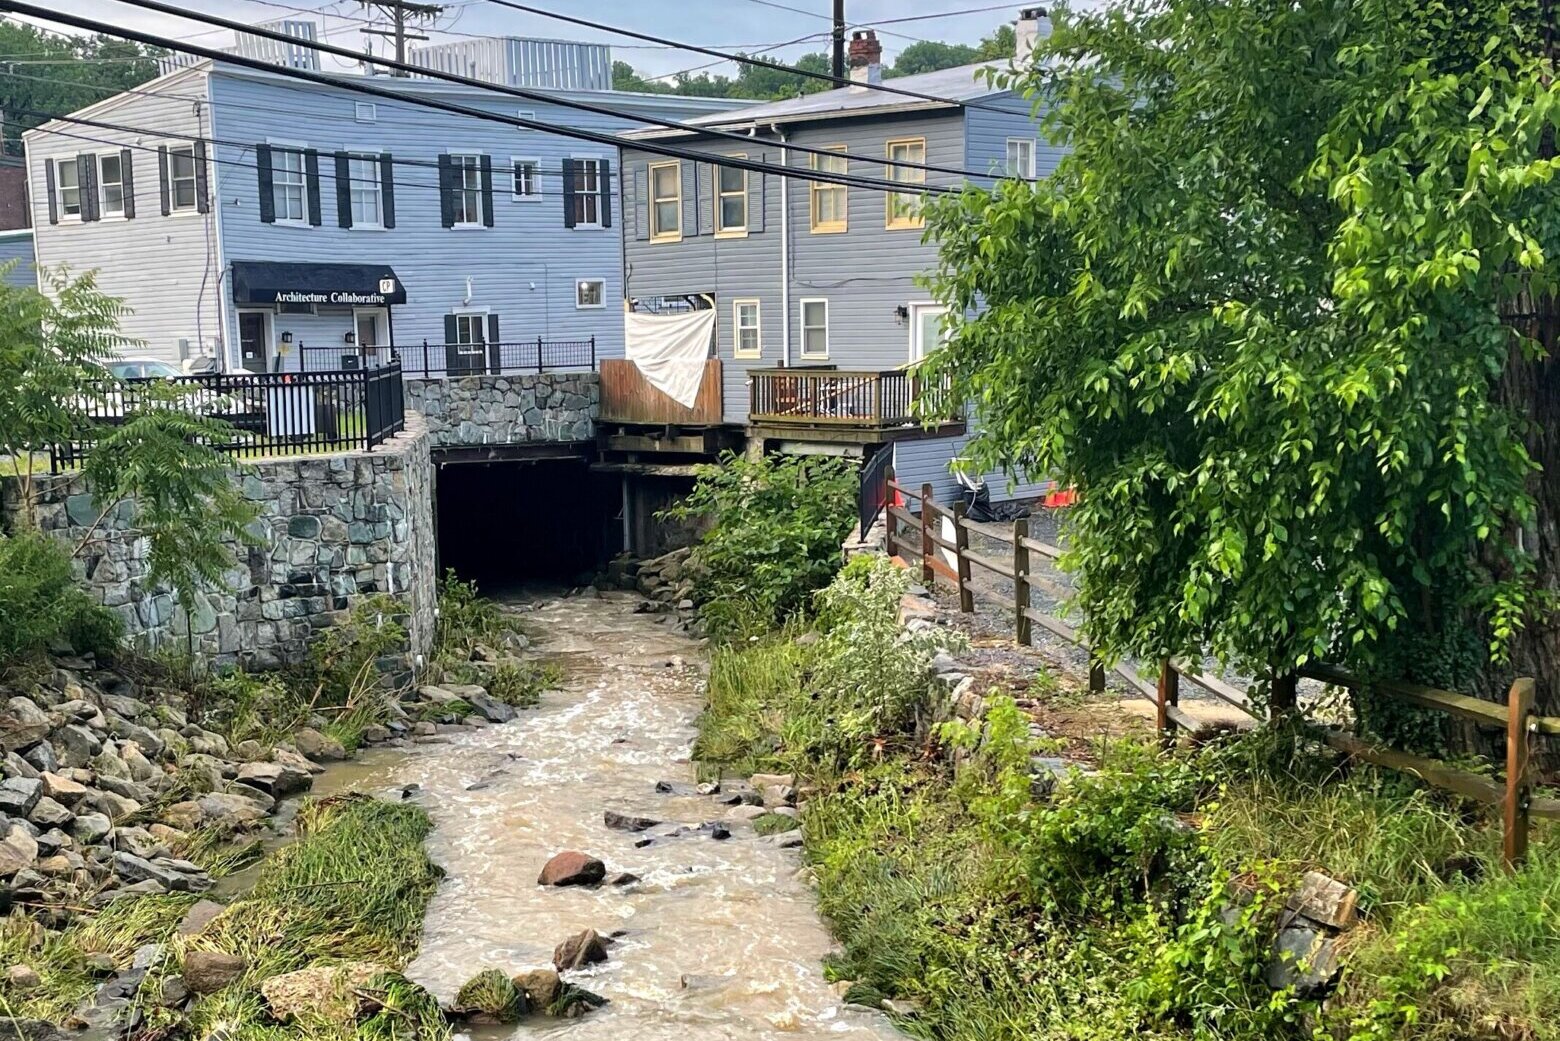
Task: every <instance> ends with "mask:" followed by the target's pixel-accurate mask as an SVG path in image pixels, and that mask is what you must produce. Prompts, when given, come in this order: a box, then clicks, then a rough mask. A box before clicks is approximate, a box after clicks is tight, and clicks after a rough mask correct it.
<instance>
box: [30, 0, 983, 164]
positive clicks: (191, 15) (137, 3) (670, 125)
mask: <svg viewBox="0 0 1560 1041" xmlns="http://www.w3.org/2000/svg"><path fill="white" fill-rule="evenodd" d="M119 2H121V3H124V4H127V5H128V6H131V7H134V8H137V9H138V10H146V11H155V12H157V13H160V14H167V15H174V16H177V17H183V18H187V19H190V20H192V21H197V22H202V23H205V24H208V25H220V26H225V27H227V28H230V29H234V30H240V29H242V30H243V31H245V32H248V33H249V34H250V35H253V36H259V37H261V38H267V39H273V40H277V41H279V42H283V43H288V44H293V45H296V46H299V47H305V48H308V49H311V50H315V51H318V52H321V53H325V54H333V55H336V56H338V57H344V58H348V59H352V60H365V59H367V58H368V56H366V55H364V54H363V53H361V52H359V51H353V50H351V49H349V48H344V47H337V46H334V45H332V44H327V43H322V42H320V41H308V40H299V39H296V38H294V37H291V36H287V35H286V34H284V33H279V32H275V31H272V30H269V29H265V28H263V27H260V26H248V27H245V26H243V25H242V23H238V22H234V21H232V20H230V19H226V18H221V17H219V16H216V15H210V14H205V13H196V12H190V11H184V10H182V9H180V8H178V7H175V6H173V5H171V4H167V3H163V2H162V0H119ZM0 10H9V11H13V12H15V13H21V14H28V15H32V16H34V17H43V18H47V19H52V20H55V21H58V22H63V23H64V24H67V25H75V26H77V27H78V28H87V29H92V30H94V31H98V32H106V33H108V34H109V35H115V36H125V37H127V38H131V39H141V38H143V37H150V38H151V39H154V40H157V41H159V44H160V45H163V46H166V45H167V44H166V42H165V41H164V40H163V38H161V37H157V36H155V35H154V34H147V33H142V32H139V31H137V30H131V29H127V28H124V27H119V26H111V25H108V24H107V23H104V22H100V21H97V20H95V19H89V18H83V17H81V16H77V15H67V14H64V13H63V12H50V11H46V10H44V9H42V8H39V7H38V6H36V5H34V4H31V3H23V2H20V0H5V2H4V3H0ZM177 49H182V50H190V51H192V52H193V53H204V54H205V56H208V57H213V58H214V59H216V60H219V61H227V62H229V63H234V64H241V65H249V66H250V67H260V68H262V69H263V71H270V72H275V73H278V74H281V75H286V76H291V77H293V78H310V77H314V76H322V75H323V74H320V73H315V72H313V71H312V70H306V69H291V68H285V67H282V66H272V65H268V64H266V63H263V62H257V61H255V60H254V59H250V58H247V57H243V56H239V55H228V54H221V55H218V54H215V53H213V52H210V51H209V50H206V49H204V48H191V47H188V46H186V47H181V48H177ZM371 60H373V61H374V64H377V65H381V66H384V67H386V68H390V69H397V70H401V71H405V72H408V73H411V74H416V75H418V76H421V77H425V78H429V79H435V80H441V81H444V82H448V83H455V84H459V85H461V86H466V87H474V88H477V89H479V90H483V91H488V92H493V93H499V94H506V95H509V96H512V97H518V98H524V99H526V100H528V101H542V102H548V103H551V104H555V105H558V106H560V107H563V108H571V109H575V110H577V111H581V112H590V113H592V114H595V115H604V116H609V117H612V118H617V119H628V120H630V121H633V122H639V123H650V124H654V125H657V126H660V127H664V128H666V129H668V130H680V131H684V132H687V133H693V134H697V135H703V136H706V137H715V138H722V139H725V140H729V141H734V142H737V143H738V144H744V145H745V144H748V143H750V142H751V141H752V138H751V137H750V136H749V135H747V134H743V133H737V132H733V131H728V130H721V129H718V128H716V127H712V126H702V125H698V124H691V123H684V122H680V121H678V120H674V119H665V118H662V117H656V116H648V115H643V114H635V115H627V114H625V113H623V112H622V111H621V110H618V109H614V108H613V107H612V106H610V105H602V104H598V103H595V102H590V101H580V100H577V99H574V98H567V97H562V96H556V95H552V94H548V93H547V92H545V91H538V90H533V89H529V88H525V87H513V86H508V85H506V84H494V83H486V82H483V81H481V80H477V79H473V78H471V77H467V76H460V75H457V74H455V73H449V72H443V71H441V70H434V69H425V68H421V67H418V66H415V65H411V64H408V63H406V62H397V61H394V60H391V59H388V58H380V59H371ZM333 82H334V83H335V85H337V86H342V87H345V88H346V89H349V90H355V91H360V92H365V93H376V92H378V93H381V94H382V95H383V96H389V97H392V98H395V97H399V98H402V99H407V100H410V97H409V96H408V95H405V94H398V93H396V92H388V91H382V90H381V88H377V87H370V86H368V85H367V84H352V83H348V82H345V81H344V80H343V79H337V80H334V81H333ZM415 103H418V104H428V103H429V102H428V101H427V100H426V99H418V100H417V101H416V102H415ZM945 103H947V102H945ZM952 104H955V105H957V104H959V103H958V102H952ZM473 111H474V110H473ZM483 118H494V117H493V116H492V115H491V114H484V116H483ZM529 122H533V123H534V121H529ZM519 125H529V124H528V121H526V120H524V119H521V120H519ZM544 128H546V127H545V126H544ZM552 129H555V130H557V131H558V132H560V133H563V132H564V129H562V128H557V127H554V128H552ZM591 133H592V132H590V131H585V130H582V129H580V128H567V133H566V134H565V136H568V135H569V134H580V135H589V134H591ZM581 139H582V140H589V139H591V138H590V137H589V136H582V138H581ZM648 143H649V142H648V141H636V142H635V147H639V148H644V147H645V146H646V145H647V144H648ZM656 146H657V147H658V148H659V147H666V146H665V145H664V144H663V143H661V142H659V141H658V142H656ZM787 147H788V148H789V149H790V150H791V151H794V152H797V153H800V154H802V155H817V156H824V157H828V158H838V156H839V153H838V152H834V151H832V150H829V149H824V148H816V147H811V146H807V145H798V144H789V145H787ZM651 150H653V149H651ZM873 162H874V163H876V164H878V165H881V166H883V167H885V168H904V169H911V170H916V171H919V172H922V173H928V172H930V173H944V174H951V175H953V176H956V177H962V178H980V177H982V176H983V175H982V174H981V173H979V172H976V171H971V170H965V169H962V168H959V167H949V166H941V165H936V164H929V163H914V162H909V161H907V160H899V159H891V158H886V157H885V158H882V159H876V160H873ZM727 165H740V161H738V160H735V159H733V161H732V162H731V163H729V164H727ZM842 176H856V175H849V174H847V175H842ZM864 180H865V179H864ZM872 180H877V179H875V178H874V179H872ZM898 183H899V182H895V181H890V180H879V181H878V186H879V187H880V188H881V189H882V190H885V191H895V192H898V191H902V190H903V189H901V188H899V187H898V186H897V185H898Z"/></svg>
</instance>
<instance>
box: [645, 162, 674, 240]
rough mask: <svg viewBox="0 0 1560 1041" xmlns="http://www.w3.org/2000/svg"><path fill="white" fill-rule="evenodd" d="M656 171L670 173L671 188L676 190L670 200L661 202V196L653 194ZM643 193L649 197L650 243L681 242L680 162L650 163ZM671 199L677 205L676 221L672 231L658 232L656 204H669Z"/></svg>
mask: <svg viewBox="0 0 1560 1041" xmlns="http://www.w3.org/2000/svg"><path fill="white" fill-rule="evenodd" d="M657 170H671V171H672V186H673V187H674V188H675V189H676V192H675V194H674V196H673V197H672V198H667V199H664V200H663V198H662V197H661V196H658V195H656V194H655V172H656V171H657ZM645 191H646V192H647V193H648V194H649V196H650V198H649V200H648V203H649V206H650V241H651V242H681V241H682V223H683V211H682V208H683V196H682V160H680V159H673V160H671V161H670V162H665V163H651V164H650V166H649V167H648V169H647V170H646V172H645ZM673 199H675V201H676V203H677V220H676V222H675V223H674V225H673V227H672V230H670V231H661V230H659V228H660V223H659V222H658V221H657V220H656V209H657V205H656V204H657V203H659V202H662V201H667V202H670V201H673Z"/></svg>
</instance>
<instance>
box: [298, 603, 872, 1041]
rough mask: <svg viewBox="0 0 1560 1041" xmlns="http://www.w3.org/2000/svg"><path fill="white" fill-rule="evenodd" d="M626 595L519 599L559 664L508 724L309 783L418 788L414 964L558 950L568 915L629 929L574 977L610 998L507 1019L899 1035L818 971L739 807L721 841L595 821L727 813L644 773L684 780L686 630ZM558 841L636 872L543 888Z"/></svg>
mask: <svg viewBox="0 0 1560 1041" xmlns="http://www.w3.org/2000/svg"><path fill="white" fill-rule="evenodd" d="M634 603H635V600H634V599H633V598H631V597H627V596H613V595H608V596H607V597H606V598H604V599H599V600H598V599H591V598H570V599H564V600H548V601H538V602H535V603H533V604H528V605H521V606H522V607H525V608H529V610H527V613H526V614H525V615H524V618H525V625H526V628H527V630H528V631H529V632H530V633H531V634H532V636H533V639H534V640H535V644H536V647H537V649H538V650H539V652H540V653H541V654H543V655H544V656H545V657H547V658H548V659H550V660H552V661H555V662H557V663H558V664H559V665H560V666H561V668H562V670H563V675H564V681H563V684H562V690H561V691H560V692H553V693H549V694H547V695H545V696H544V697H543V700H542V704H541V706H540V707H539V708H537V709H533V710H530V711H526V712H522V713H521V715H520V718H519V719H517V720H516V721H514V722H513V723H509V724H506V725H503V726H497V727H490V728H486V729H483V730H476V731H470V732H466V733H462V734H459V735H456V736H454V737H452V738H451V739H450V740H449V741H448V742H447V743H441V744H434V745H428V746H425V747H421V748H419V749H417V750H416V751H413V752H409V753H408V752H392V751H379V752H371V753H368V754H366V755H365V756H363V757H362V758H361V759H360V760H358V761H356V762H353V763H350V764H346V765H344V766H342V767H340V768H338V769H333V770H332V771H331V772H330V773H329V774H328V775H326V777H324V778H322V779H321V780H322V783H321V784H320V785H318V786H317V788H316V790H317V791H330V790H340V789H341V788H345V787H356V788H359V789H361V790H365V791H381V792H382V791H384V790H387V789H393V788H398V787H401V786H405V785H410V784H416V785H420V786H421V788H420V789H419V790H418V792H417V793H416V794H415V795H414V796H413V797H414V798H416V799H418V800H419V801H420V802H421V803H422V804H423V805H424V806H426V807H427V808H428V810H429V811H430V812H431V813H432V815H433V819H434V831H433V834H432V836H431V837H430V838H429V841H428V848H429V852H430V854H431V855H432V857H433V858H434V860H435V861H437V862H438V863H439V864H441V865H442V866H443V867H444V868H445V869H446V871H448V877H447V878H446V879H445V880H444V882H443V883H442V884H441V886H440V888H439V892H438V894H437V895H436V896H435V897H434V899H433V902H432V904H431V905H430V906H429V908H428V917H427V921H426V922H425V928H424V934H423V941H422V948H421V951H420V952H419V954H418V956H417V959H416V960H415V961H414V962H413V963H412V965H411V967H410V969H409V975H410V976H411V977H412V978H413V979H415V980H416V981H418V982H419V983H422V984H424V985H425V986H427V987H429V988H430V989H431V990H432V991H433V992H434V993H435V994H436V995H438V996H439V997H440V998H441V999H445V1000H447V999H449V998H450V997H452V996H453V995H454V993H455V991H456V990H457V989H458V988H459V987H460V985H461V984H462V983H463V982H464V981H465V980H467V979H469V978H470V977H471V976H473V975H475V974H476V973H477V972H478V971H480V970H482V969H484V968H489V967H496V968H500V969H503V970H504V971H505V972H516V971H518V970H520V969H523V968H529V967H537V966H544V965H548V964H550V962H551V959H552V950H553V947H554V946H555V945H556V944H557V943H558V942H559V941H561V940H563V939H564V938H565V937H567V936H569V935H571V934H573V933H576V932H579V931H580V930H582V929H586V928H594V929H596V930H597V931H598V932H600V933H602V934H603V935H606V934H608V933H612V932H615V931H618V930H624V931H625V932H624V935H623V936H622V937H621V938H620V939H619V940H618V941H617V943H616V944H615V945H614V946H613V947H612V948H611V957H610V959H609V960H608V961H607V962H606V963H605V964H603V965H598V966H593V967H592V968H591V969H589V970H586V971H582V972H578V973H573V974H570V976H569V978H570V979H573V980H574V981H575V982H578V983H579V984H580V985H582V986H585V987H587V988H589V989H591V990H593V991H596V992H597V993H599V994H601V995H603V996H605V997H607V998H609V999H610V1004H608V1005H607V1006H606V1007H604V1008H602V1009H600V1010H598V1011H595V1012H592V1013H590V1014H589V1015H588V1016H586V1017H585V1018H583V1019H580V1020H572V1021H555V1020H546V1019H540V1018H535V1017H533V1018H531V1019H528V1020H526V1021H525V1022H524V1023H522V1024H521V1025H520V1026H519V1027H518V1028H516V1029H515V1030H514V1031H513V1034H514V1036H516V1037H524V1036H528V1035H533V1034H545V1035H547V1036H553V1035H560V1036H561V1035H565V1034H566V1035H567V1036H568V1037H569V1038H571V1039H573V1038H578V1039H581V1041H585V1039H595V1038H612V1039H633V1041H661V1039H676V1041H716V1039H720V1041H728V1039H729V1041H749V1039H751V1041H762V1039H779V1038H786V1039H789V1038H796V1037H804V1038H813V1037H829V1038H842V1039H847V1041H867V1039H890V1038H898V1037H900V1035H899V1034H898V1033H897V1032H895V1031H894V1030H893V1029H892V1027H890V1026H889V1025H888V1023H887V1022H886V1020H885V1019H884V1018H883V1017H882V1016H879V1015H878V1014H876V1013H871V1012H866V1011H863V1010H860V1009H855V1008H847V1007H846V1006H844V1005H843V1003H842V1002H841V1001H840V999H839V997H838V996H837V995H835V994H834V992H833V991H832V990H831V989H830V988H829V986H828V985H827V984H826V983H825V982H824V979H823V974H822V970H821V968H820V966H819V959H820V958H821V957H822V956H823V955H824V953H825V952H826V951H827V950H828V949H829V946H830V942H829V938H828V936H827V934H826V933H825V932H824V929H823V927H822V925H821V924H820V923H819V921H818V918H817V914H816V911H815V908H814V904H813V899H812V894H811V892H810V890H809V889H808V888H807V886H806V885H805V884H804V883H803V882H802V881H801V880H800V879H799V878H798V877H797V875H798V870H799V868H800V860H799V859H798V857H797V854H796V851H794V850H782V849H780V848H778V847H776V846H774V845H772V844H770V843H768V842H765V841H762V840H760V839H759V838H758V837H757V836H756V835H755V834H754V833H753V830H752V828H751V827H749V826H746V825H741V824H736V823H733V824H732V825H731V832H732V834H731V838H729V839H727V840H725V841H716V840H713V839H711V838H709V837H707V836H705V835H702V834H690V835H687V836H683V837H679V838H663V839H659V840H657V841H656V842H655V843H654V844H653V845H651V846H648V847H645V848H635V845H634V843H635V842H636V841H637V840H639V839H640V838H642V836H639V835H634V834H628V833H624V832H619V831H612V830H609V829H608V828H607V827H606V826H605V825H604V824H603V823H602V811H603V810H607V809H616V810H622V811H626V812H629V813H634V814H638V815H642V816H647V817H655V818H657V819H661V820H666V821H673V822H680V823H685V824H698V823H701V822H703V821H708V820H718V819H722V818H723V817H724V815H725V814H726V812H727V810H726V808H725V807H721V806H717V805H715V803H714V802H713V800H711V799H709V798H707V797H698V796H671V795H661V794H657V793H656V792H655V790H654V789H655V783H656V782H657V781H658V780H662V779H670V780H680V781H691V780H692V779H693V768H692V766H691V765H690V764H689V762H688V752H689V746H690V743H691V741H692V739H693V736H694V729H693V721H694V718H695V716H696V715H697V714H698V712H699V709H700V707H701V697H702V695H701V689H700V687H701V683H702V678H703V673H702V670H701V667H700V649H699V647H698V646H697V645H696V644H695V643H694V642H693V641H691V640H689V639H688V638H687V637H686V636H684V635H682V634H680V633H678V632H677V631H676V630H675V629H673V628H672V627H671V626H669V625H666V624H662V623H658V622H657V621H656V619H655V617H654V616H649V615H636V614H634V613H633V606H634ZM473 786H475V787H473ZM565 849H578V850H583V851H585V852H588V853H590V854H592V855H594V856H597V857H600V858H601V859H603V860H604V861H606V864H607V870H608V872H609V873H610V872H614V871H631V872H633V873H634V874H636V875H639V876H640V877H641V878H642V879H643V881H642V882H640V883H638V884H637V885H633V886H628V887H624V888H612V887H606V886H603V887H601V888H597V889H582V888H564V889H549V888H543V887H541V886H538V885H537V884H536V875H537V872H538V871H540V870H541V867H542V865H543V863H545V862H546V860H547V858H548V857H550V856H551V855H552V854H553V853H556V852H558V851H559V850H565ZM510 1032H511V1031H510V1029H509V1028H502V1029H500V1030H499V1031H498V1033H497V1034H494V1035H490V1036H500V1037H501V1036H508V1035H509V1034H510Z"/></svg>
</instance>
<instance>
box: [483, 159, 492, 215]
mask: <svg viewBox="0 0 1560 1041" xmlns="http://www.w3.org/2000/svg"><path fill="white" fill-rule="evenodd" d="M480 169H481V170H482V223H483V224H484V225H486V226H487V227H489V228H491V227H492V226H493V157H492V156H488V155H484V156H483V157H482V161H481V166H480Z"/></svg>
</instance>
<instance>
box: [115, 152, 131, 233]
mask: <svg viewBox="0 0 1560 1041" xmlns="http://www.w3.org/2000/svg"><path fill="white" fill-rule="evenodd" d="M133 155H134V153H132V152H131V151H130V149H128V148H121V149H120V150H119V176H120V177H122V178H123V179H124V180H123V184H124V186H125V219H126V220H130V219H131V218H133V217H134V216H135V163H134V162H133V161H132V157H133Z"/></svg>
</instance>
